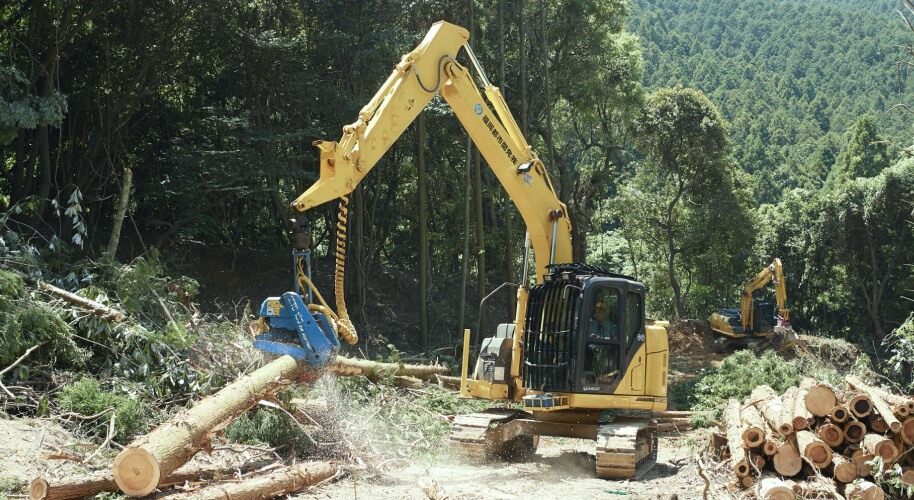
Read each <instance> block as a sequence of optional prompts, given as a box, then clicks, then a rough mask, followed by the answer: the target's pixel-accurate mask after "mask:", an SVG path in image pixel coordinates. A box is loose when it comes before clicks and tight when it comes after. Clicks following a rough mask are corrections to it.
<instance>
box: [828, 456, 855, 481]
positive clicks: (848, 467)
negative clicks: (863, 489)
mask: <svg viewBox="0 0 914 500" xmlns="http://www.w3.org/2000/svg"><path fill="white" fill-rule="evenodd" d="M832 474H833V475H834V476H835V479H837V480H838V481H841V482H842V483H849V482H851V481H853V480H854V479H856V478H857V468H856V467H854V464H852V463H850V461H849V460H848V459H846V458H844V457H843V456H841V455H834V456H832Z"/></svg>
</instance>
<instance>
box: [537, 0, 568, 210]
mask: <svg viewBox="0 0 914 500" xmlns="http://www.w3.org/2000/svg"><path fill="white" fill-rule="evenodd" d="M540 29H541V30H542V32H543V78H544V80H545V85H546V138H547V140H546V147H547V148H548V152H549V168H552V169H554V168H555V157H554V156H555V155H554V154H553V150H554V149H555V145H554V144H553V142H552V130H553V128H552V92H551V90H550V89H549V43H548V42H547V41H546V3H545V1H544V0H540ZM565 184H567V183H566V182H564V180H563V182H562V186H563V189H564V186H565ZM566 215H567V214H566Z"/></svg>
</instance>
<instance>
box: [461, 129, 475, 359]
mask: <svg viewBox="0 0 914 500" xmlns="http://www.w3.org/2000/svg"><path fill="white" fill-rule="evenodd" d="M472 150H473V140H472V139H470V136H467V159H466V168H465V169H464V171H463V258H462V259H460V299H459V301H458V306H457V314H458V317H457V338H459V339H462V338H463V330H464V324H465V319H466V303H467V267H468V262H469V260H470V169H471V168H472V163H471V160H470V159H471V157H472ZM463 348H464V349H469V348H470V346H463Z"/></svg>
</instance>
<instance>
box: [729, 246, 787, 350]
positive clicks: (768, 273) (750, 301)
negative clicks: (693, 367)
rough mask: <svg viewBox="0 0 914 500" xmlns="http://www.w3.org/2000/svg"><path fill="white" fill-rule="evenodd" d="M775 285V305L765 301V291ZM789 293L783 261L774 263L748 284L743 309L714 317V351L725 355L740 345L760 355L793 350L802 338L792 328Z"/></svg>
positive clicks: (775, 260) (742, 304) (742, 294)
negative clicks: (786, 288) (726, 351)
mask: <svg viewBox="0 0 914 500" xmlns="http://www.w3.org/2000/svg"><path fill="white" fill-rule="evenodd" d="M768 283H771V284H772V285H774V293H775V300H776V301H775V302H772V301H770V300H765V299H764V298H763V297H762V291H763V289H764V287H765V285H767V284H768ZM786 301H787V292H786V290H785V284H784V268H783V266H782V265H781V259H777V258H776V259H774V262H772V263H771V264H770V265H768V266H767V267H765V268H764V269H762V271H761V272H760V273H758V274H757V275H756V276H755V277H754V278H752V279H751V280H749V282H748V283H746V286H745V288H743V291H742V293H741V294H740V300H739V305H740V307H739V309H724V310H723V311H721V312H717V313H714V314H712V315H711V330H713V331H714V334H715V339H714V351H715V352H723V351H724V350H725V349H727V348H728V347H731V346H734V345H739V346H744V347H747V348H749V349H752V350H755V351H756V352H758V351H761V350H764V349H766V348H769V347H771V348H774V349H778V350H783V349H789V348H790V347H792V346H794V345H795V344H796V343H797V342H798V341H799V338H798V337H797V333H796V332H795V331H793V328H791V326H790V310H789V309H787V308H786V307H785V303H786Z"/></svg>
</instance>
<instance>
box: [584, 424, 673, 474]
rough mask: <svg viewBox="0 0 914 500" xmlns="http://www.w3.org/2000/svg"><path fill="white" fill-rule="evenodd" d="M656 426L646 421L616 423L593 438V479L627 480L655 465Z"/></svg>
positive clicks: (602, 428)
mask: <svg viewBox="0 0 914 500" xmlns="http://www.w3.org/2000/svg"><path fill="white" fill-rule="evenodd" d="M657 441H658V432H657V423H656V422H654V421H653V420H646V419H630V420H629V419H626V420H623V419H616V421H614V422H613V423H611V424H603V425H601V426H600V430H599V432H598V434H597V477H600V478H603V479H631V478H638V477H641V476H642V475H644V473H646V472H647V471H649V470H650V469H651V468H652V467H653V466H654V465H655V464H656V463H657Z"/></svg>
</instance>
